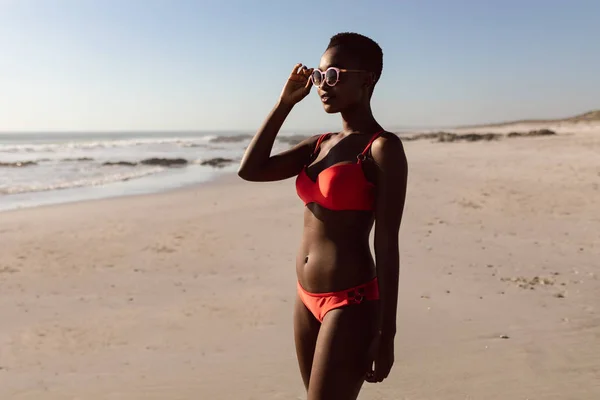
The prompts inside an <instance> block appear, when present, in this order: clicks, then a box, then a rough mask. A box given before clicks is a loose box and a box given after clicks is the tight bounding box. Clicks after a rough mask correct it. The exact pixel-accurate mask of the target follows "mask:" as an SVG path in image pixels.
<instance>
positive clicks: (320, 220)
mask: <svg viewBox="0 0 600 400" xmlns="http://www.w3.org/2000/svg"><path fill="white" fill-rule="evenodd" d="M382 68H383V53H382V51H381V48H380V47H379V45H377V43H375V42H374V41H373V40H371V39H369V38H367V37H365V36H363V35H359V34H356V33H341V34H337V35H335V36H333V37H332V38H331V40H330V43H329V45H328V47H327V49H326V51H325V53H324V54H323V56H322V57H321V61H320V65H319V68H318V69H308V68H306V67H305V66H302V64H297V65H296V66H294V69H293V70H292V73H291V75H290V77H289V79H288V81H287V83H286V84H285V86H284V88H283V90H282V92H281V95H280V98H279V101H278V102H277V104H276V106H275V108H274V109H273V110H272V111H271V113H270V114H269V116H268V117H267V119H266V120H265V122H264V124H263V126H262V127H261V128H260V129H259V131H258V133H257V134H256V136H254V138H253V139H252V141H251V143H250V145H249V146H248V148H247V150H246V153H245V154H244V157H243V159H242V162H241V165H240V168H239V171H238V175H239V176H240V177H241V178H242V179H245V180H248V181H257V182H265V181H277V180H283V179H288V178H291V177H296V190H297V193H298V195H299V197H300V199H301V200H302V201H303V202H304V204H305V211H304V232H303V236H302V241H301V244H300V250H299V253H298V256H297V262H296V273H297V278H298V285H297V301H296V304H295V310H294V336H295V343H296V352H297V356H298V363H299V367H300V372H301V374H302V379H303V381H304V385H305V387H306V390H307V392H308V399H309V400H321V399H327V400H332V399H340V400H346V399H356V398H357V397H358V393H359V391H360V389H361V387H362V384H363V382H364V381H365V380H366V381H368V382H381V381H382V380H383V379H385V378H386V377H387V376H388V374H389V372H390V369H391V367H392V364H393V362H394V337H395V334H396V306H397V298H398V275H399V251H398V234H399V229H400V221H401V218H402V212H403V209H404V200H405V194H406V182H407V169H408V167H407V161H406V156H405V153H404V149H403V146H402V143H401V141H400V139H399V138H398V137H397V136H396V135H394V134H392V133H388V132H385V131H384V130H383V129H382V127H381V126H380V125H379V124H378V123H377V121H376V120H375V118H374V117H373V114H372V112H371V106H370V100H371V95H372V94H373V89H374V86H375V84H376V83H377V81H378V80H379V77H380V75H381V71H382ZM313 85H314V86H317V90H318V93H319V96H320V98H321V101H322V103H323V107H324V109H325V111H326V112H327V113H340V114H341V116H342V130H341V131H340V132H338V133H329V134H325V135H315V136H313V137H310V138H308V139H306V140H304V141H302V142H301V143H299V144H298V145H296V146H294V147H292V148H291V149H289V150H287V151H284V152H282V153H279V154H276V155H271V150H272V147H273V143H274V141H275V137H276V136H277V133H278V132H279V129H280V128H281V126H282V124H283V122H284V120H285V118H286V117H287V116H288V114H289V113H290V112H291V111H292V108H293V107H294V105H295V104H296V103H298V102H299V101H301V100H302V99H303V98H304V97H306V95H308V93H309V92H310V90H311V87H312V86H313ZM373 223H375V232H374V233H375V235H374V251H375V260H376V262H375V261H374V259H373V257H372V255H371V251H370V247H369V235H370V232H371V229H372V227H373ZM373 366H374V368H373Z"/></svg>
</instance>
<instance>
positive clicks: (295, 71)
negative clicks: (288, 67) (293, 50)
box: [292, 63, 302, 74]
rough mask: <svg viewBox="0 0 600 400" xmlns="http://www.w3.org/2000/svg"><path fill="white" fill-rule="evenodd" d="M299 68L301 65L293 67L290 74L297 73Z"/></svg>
mask: <svg viewBox="0 0 600 400" xmlns="http://www.w3.org/2000/svg"><path fill="white" fill-rule="evenodd" d="M300 66H302V63H298V64H296V65H294V68H292V74H296V73H298V68H300Z"/></svg>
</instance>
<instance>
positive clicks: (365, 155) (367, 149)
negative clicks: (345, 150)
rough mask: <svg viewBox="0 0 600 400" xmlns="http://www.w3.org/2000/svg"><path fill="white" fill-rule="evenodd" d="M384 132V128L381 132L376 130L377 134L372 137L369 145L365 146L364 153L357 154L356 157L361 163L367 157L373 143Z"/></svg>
mask: <svg viewBox="0 0 600 400" xmlns="http://www.w3.org/2000/svg"><path fill="white" fill-rule="evenodd" d="M383 132H385V130H384V129H382V130H380V131H379V132H375V134H374V135H373V136H372V137H371V140H369V143H367V147H365V149H364V150H363V152H362V153H360V154H359V155H358V156H356V158H358V162H359V163H360V162H362V161H364V160H366V159H367V153H368V152H369V149H370V148H371V145H372V144H373V142H374V141H375V139H377V138H378V137H379V135H381V134H382V133H383Z"/></svg>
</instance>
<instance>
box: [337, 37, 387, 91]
mask: <svg viewBox="0 0 600 400" xmlns="http://www.w3.org/2000/svg"><path fill="white" fill-rule="evenodd" d="M332 47H341V48H342V49H344V50H348V51H350V52H352V53H354V54H355V55H356V56H357V58H358V61H359V63H360V68H361V69H364V70H366V71H369V72H372V73H373V74H375V83H377V81H379V77H381V72H382V71H383V50H381V47H380V46H379V45H378V44H377V42H375V41H374V40H373V39H371V38H368V37H366V36H364V35H361V34H360V33H354V32H342V33H338V34H336V35H334V36H332V37H331V39H329V45H327V49H326V51H327V50H329V49H330V48H332Z"/></svg>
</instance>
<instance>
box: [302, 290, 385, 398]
mask: <svg viewBox="0 0 600 400" xmlns="http://www.w3.org/2000/svg"><path fill="white" fill-rule="evenodd" d="M377 305H378V302H376V301H366V302H364V303H361V304H354V305H350V306H346V307H342V308H338V309H334V310H331V311H329V312H328V313H327V315H325V318H324V319H323V323H322V325H321V329H320V330H319V335H318V338H317V342H316V346H315V353H314V359H313V363H312V371H311V375H310V381H309V386H308V400H325V399H327V400H355V399H356V398H357V397H358V393H359V392H360V389H361V387H362V385H363V383H364V380H365V375H366V373H367V371H368V370H369V367H370V365H369V361H370V359H369V348H370V346H371V343H372V342H373V340H374V338H375V337H376V332H377V327H376V312H377Z"/></svg>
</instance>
